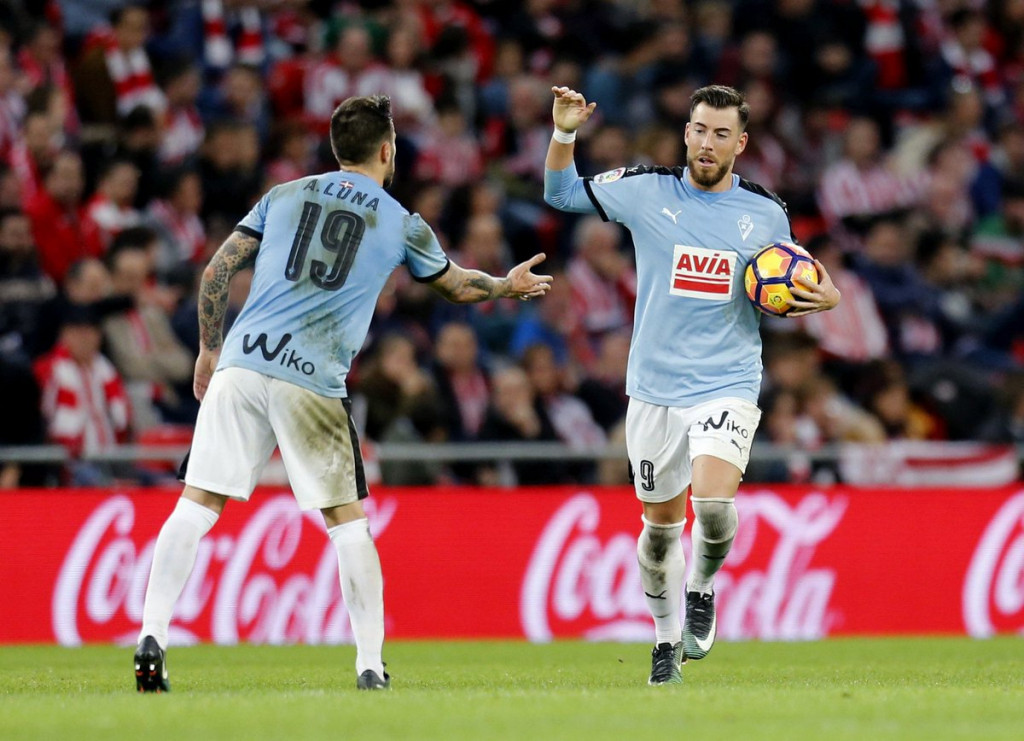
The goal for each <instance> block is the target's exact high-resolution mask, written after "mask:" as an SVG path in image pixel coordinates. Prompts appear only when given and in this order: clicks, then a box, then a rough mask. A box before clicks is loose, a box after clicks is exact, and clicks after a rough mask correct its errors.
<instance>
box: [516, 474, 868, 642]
mask: <svg viewBox="0 0 1024 741" xmlns="http://www.w3.org/2000/svg"><path fill="white" fill-rule="evenodd" d="M847 505H848V502H847V500H846V499H845V498H844V497H842V496H826V495H824V494H818V493H812V494H808V495H806V496H803V497H802V498H801V499H800V500H799V501H798V502H796V503H795V504H792V505H790V504H788V503H787V502H786V501H785V500H784V499H783V498H781V497H779V496H777V495H775V494H773V493H771V492H756V493H751V494H744V496H743V517H742V518H741V519H740V526H739V531H738V532H737V535H736V540H735V542H734V544H733V548H732V552H731V553H730V554H729V559H728V561H726V564H725V567H724V568H723V569H722V571H720V572H719V573H718V575H717V576H716V579H715V592H716V594H717V599H716V603H717V608H718V618H717V619H718V634H719V635H720V636H722V637H724V638H731V639H741V638H742V639H749V638H767V639H774V640H778V639H815V638H821V637H822V636H825V635H827V634H828V631H829V626H830V624H831V621H832V619H833V618H835V617H836V613H837V609H836V607H835V606H834V605H833V604H832V597H833V592H834V587H835V583H836V570H835V569H834V568H825V567H813V566H812V565H811V564H812V562H813V561H814V556H815V552H816V550H817V548H818V546H819V545H821V544H823V543H824V542H825V541H826V540H827V539H828V538H829V537H830V536H831V535H832V533H833V532H834V531H835V530H836V528H837V527H838V525H839V523H840V522H841V521H842V518H843V515H844V514H845V512H846V509H847ZM613 527H614V526H613ZM609 530H610V528H609V526H608V525H605V526H604V527H602V523H601V505H600V502H599V501H598V500H597V498H596V497H594V496H593V495H591V494H589V493H581V494H577V495H575V496H573V497H572V498H571V499H569V500H568V501H567V502H566V503H565V504H564V505H563V506H562V507H561V508H559V510H558V511H557V512H555V514H554V515H552V517H551V519H550V520H549V521H548V523H547V525H546V527H545V528H544V531H543V532H542V534H541V536H540V538H539V539H538V540H537V544H536V546H535V547H534V550H533V554H532V555H531V557H530V561H529V564H528V566H527V569H526V573H525V576H524V578H523V583H522V587H521V589H520V594H519V616H520V622H521V624H522V627H523V632H524V634H525V635H526V637H527V638H529V639H530V640H534V641H549V640H551V639H553V638H555V637H560V636H582V637H585V638H588V639H591V640H627V641H649V640H650V639H651V637H652V635H653V631H652V626H651V617H650V613H649V612H648V609H647V605H646V601H645V599H644V592H643V588H642V587H641V585H640V576H639V573H638V571H637V564H636V533H635V532H633V531H632V530H630V531H629V532H621V531H614V530H612V531H611V532H609ZM684 540H689V536H688V535H687V536H685V537H684ZM683 547H684V549H685V551H686V552H687V553H689V552H690V545H689V543H687V542H684V544H683Z"/></svg>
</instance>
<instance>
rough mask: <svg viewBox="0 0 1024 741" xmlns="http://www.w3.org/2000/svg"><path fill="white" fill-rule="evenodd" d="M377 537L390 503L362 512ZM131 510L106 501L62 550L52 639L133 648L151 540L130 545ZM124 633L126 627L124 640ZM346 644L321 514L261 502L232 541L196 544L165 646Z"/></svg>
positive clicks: (283, 498)
mask: <svg viewBox="0 0 1024 741" xmlns="http://www.w3.org/2000/svg"><path fill="white" fill-rule="evenodd" d="M364 506H366V507H367V516H368V517H369V519H370V524H371V528H372V530H373V533H374V535H375V536H379V535H380V534H381V533H383V532H384V531H385V530H386V529H387V527H388V525H389V524H390V522H391V521H392V519H393V517H394V515H395V512H396V510H397V507H398V504H397V502H396V500H395V499H394V498H388V497H383V498H382V497H376V498H374V499H373V500H367V501H366V502H364ZM135 516H136V513H135V505H134V503H133V502H132V500H131V499H130V498H128V497H126V496H113V497H110V498H109V499H107V500H105V501H104V502H103V503H102V504H101V505H100V506H98V507H97V508H96V509H95V510H94V511H93V512H92V513H91V514H90V515H89V517H88V519H86V521H85V522H84V523H83V524H82V527H81V529H80V530H79V531H78V534H77V535H76V536H75V539H74V542H73V543H72V544H71V547H70V548H69V549H68V552H67V555H66V556H65V558H64V562H63V565H62V566H61V569H60V572H59V573H58V575H57V581H56V584H55V587H54V591H53V597H52V600H51V616H52V617H51V619H52V624H53V634H54V636H55V637H56V638H57V640H58V642H60V643H61V644H63V645H65V646H77V645H80V644H81V643H82V642H83V641H115V642H117V643H125V644H134V643H135V640H136V638H137V636H138V626H139V625H140V624H141V622H142V605H143V601H144V597H145V593H146V584H147V582H148V580H149V571H150V566H151V565H152V562H153V548H154V546H155V544H156V536H155V535H154V537H153V538H152V539H150V540H148V541H146V542H137V541H136V540H135V538H133V527H134V525H135ZM126 626H130V627H129V628H128V629H127V631H126V630H125V628H126ZM207 637H209V639H211V640H213V641H215V642H217V643H226V644H234V643H238V642H239V641H247V642H252V643H272V644H282V643H314V644H315V643H351V642H352V630H351V627H350V625H349V619H348V611H347V610H346V609H345V605H344V602H343V601H342V596H341V587H340V583H339V580H338V554H337V551H336V550H335V549H334V546H333V545H332V544H331V542H330V540H328V539H327V538H326V537H325V536H324V532H323V521H322V520H321V519H320V516H319V513H315V512H306V513H303V512H301V511H300V510H299V508H298V507H297V506H296V504H295V500H294V499H293V498H292V497H291V496H290V495H279V496H273V497H268V498H267V499H266V501H265V503H264V504H263V505H262V506H260V507H259V508H258V510H257V511H256V512H254V513H253V515H252V516H251V517H250V518H249V519H248V520H247V522H246V524H245V526H244V527H242V528H241V530H240V531H238V532H236V533H234V534H220V535H218V534H216V531H214V532H213V533H211V534H210V535H208V536H207V537H205V538H203V539H202V540H200V541H199V551H198V555H197V558H196V566H195V569H194V570H193V572H192V576H191V577H190V578H189V580H188V582H187V583H186V584H185V588H184V590H183V591H182V594H181V597H180V598H179V600H178V602H177V604H176V605H175V609H174V622H173V623H172V624H171V631H170V639H171V641H172V642H174V643H178V644H181V643H195V642H196V641H198V640H206V639H207Z"/></svg>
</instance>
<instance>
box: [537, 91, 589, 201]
mask: <svg viewBox="0 0 1024 741" xmlns="http://www.w3.org/2000/svg"><path fill="white" fill-rule="evenodd" d="M551 92H552V93H553V94H554V96H555V102H554V105H553V106H552V109H551V117H552V118H553V119H554V122H555V131H554V133H553V134H552V136H551V141H550V143H549V144H548V155H547V159H545V160H544V201H545V202H546V203H547V204H548V205H549V206H553V207H554V208H557V209H558V210H559V211H569V212H571V213H595V208H594V205H593V203H592V202H591V201H590V197H589V196H588V195H587V193H586V189H585V187H584V185H583V181H582V180H581V179H580V177H579V176H578V175H577V173H576V164H575V163H574V162H573V151H574V149H575V147H576V144H575V141H576V129H578V128H579V127H580V125H581V124H583V122H584V121H586V120H587V119H588V118H590V114H591V113H593V112H594V109H595V108H596V107H597V104H596V103H590V104H588V103H587V101H586V99H585V98H584V97H583V96H582V95H581V94H580V93H577V92H576V91H575V90H570V89H569V88H567V87H553V88H551Z"/></svg>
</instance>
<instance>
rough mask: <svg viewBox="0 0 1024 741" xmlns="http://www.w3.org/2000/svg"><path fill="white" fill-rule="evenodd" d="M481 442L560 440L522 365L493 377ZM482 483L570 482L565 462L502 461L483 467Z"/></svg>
mask: <svg viewBox="0 0 1024 741" xmlns="http://www.w3.org/2000/svg"><path fill="white" fill-rule="evenodd" d="M479 439H480V441H481V442H557V441H558V433H556V432H555V428H554V427H553V426H552V424H551V420H550V419H548V416H547V414H546V413H545V411H544V409H543V407H542V406H541V405H540V403H539V402H538V400H537V395H536V393H535V392H534V390H533V386H532V385H531V384H530V379H529V377H528V376H527V375H526V372H525V371H524V370H522V369H521V368H516V367H509V368H503V369H501V370H498V371H496V372H495V373H494V375H493V377H492V379H491V403H490V405H489V406H488V408H487V414H486V415H485V416H484V422H483V425H482V426H481V428H480V436H479ZM477 475H478V481H479V483H481V484H484V485H489V486H494V485H504V486H515V485H517V484H518V485H519V486H529V485H531V484H554V483H563V482H567V481H569V480H570V479H569V470H568V466H567V465H566V463H565V462H564V461H556V460H543V461H522V460H517V461H514V462H512V463H507V462H499V463H495V464H492V465H490V466H481V467H480V469H479V471H478V474H477Z"/></svg>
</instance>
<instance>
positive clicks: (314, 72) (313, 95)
mask: <svg viewBox="0 0 1024 741" xmlns="http://www.w3.org/2000/svg"><path fill="white" fill-rule="evenodd" d="M388 82H389V74H388V69H387V68H386V67H385V66H384V65H382V64H381V63H380V62H378V61H377V59H376V58H375V56H374V53H373V40H372V38H371V37H370V32H369V31H368V30H367V29H366V27H365V26H362V25H360V24H357V23H353V24H352V25H349V26H347V27H346V28H344V29H343V30H342V32H341V33H340V34H339V35H338V40H337V43H336V44H335V46H334V48H333V49H332V50H331V51H330V53H329V54H327V55H326V56H325V57H324V58H323V59H322V60H320V61H319V62H317V63H316V64H314V65H312V67H310V69H309V70H308V71H307V72H306V75H305V81H304V83H303V85H304V87H303V91H304V92H303V98H304V106H303V112H304V114H305V116H306V120H307V121H308V122H309V124H310V126H312V127H313V128H314V130H315V131H317V132H318V133H320V134H323V133H325V132H326V128H325V127H326V125H327V122H328V121H329V120H330V117H331V112H332V111H333V110H334V109H335V108H336V107H337V105H338V104H339V103H341V101H343V100H345V98H349V97H352V96H358V95H371V94H373V93H376V92H378V91H380V90H384V89H386V88H387V85H388Z"/></svg>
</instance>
